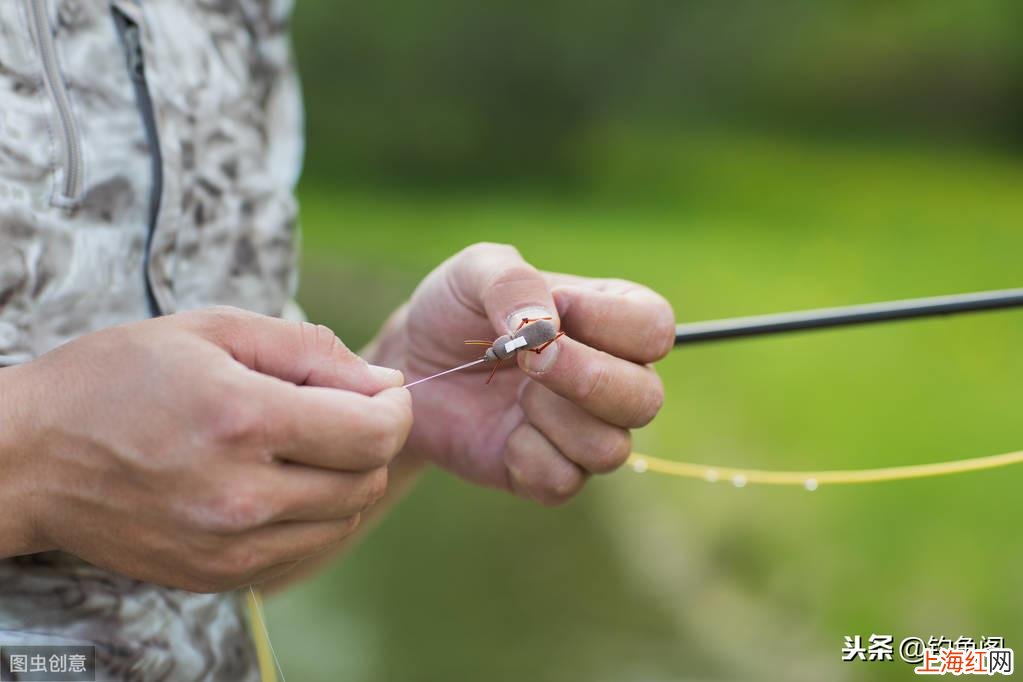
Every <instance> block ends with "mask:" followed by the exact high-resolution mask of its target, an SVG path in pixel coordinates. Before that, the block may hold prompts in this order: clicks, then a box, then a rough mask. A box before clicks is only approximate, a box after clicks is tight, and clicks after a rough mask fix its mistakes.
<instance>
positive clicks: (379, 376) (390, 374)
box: [369, 365, 405, 386]
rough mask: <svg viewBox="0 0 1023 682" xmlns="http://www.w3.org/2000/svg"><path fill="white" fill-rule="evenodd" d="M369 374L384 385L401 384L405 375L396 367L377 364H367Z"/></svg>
mask: <svg viewBox="0 0 1023 682" xmlns="http://www.w3.org/2000/svg"><path fill="white" fill-rule="evenodd" d="M369 371H370V374H372V375H373V378H374V379H376V380H377V381H379V382H380V383H382V384H384V385H385V386H401V385H402V384H404V383H405V376H404V375H403V374H402V373H401V372H399V371H398V370H396V369H391V368H390V367H380V366H378V365H370V366H369Z"/></svg>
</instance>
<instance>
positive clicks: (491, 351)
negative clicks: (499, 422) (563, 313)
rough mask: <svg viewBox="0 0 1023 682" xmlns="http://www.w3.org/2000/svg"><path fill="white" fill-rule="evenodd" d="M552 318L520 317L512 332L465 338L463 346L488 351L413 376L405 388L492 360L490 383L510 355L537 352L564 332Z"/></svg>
mask: <svg viewBox="0 0 1023 682" xmlns="http://www.w3.org/2000/svg"><path fill="white" fill-rule="evenodd" d="M553 319H554V318H553V317H523V318H522V319H521V320H520V321H519V326H518V327H516V328H515V331H513V332H512V333H511V334H503V335H501V336H499V337H497V338H496V339H494V340H493V341H484V340H482V339H467V340H466V341H465V343H466V345H469V346H486V347H487V350H486V351H484V352H483V357H481V358H478V359H476V360H473V361H472V362H467V363H465V364H464V365H459V366H457V367H452V368H451V369H446V370H444V371H443V372H437V373H436V374H431V375H430V376H428V377H423V378H422V379H416V380H415V381H412V382H409V383H407V384H405V388H409V387H411V386H415V385H416V384H421V383H423V382H424V381H429V380H430V379H436V378H437V377H442V376H444V375H445V374H451V373H452V372H459V371H461V370H463V369H469V368H470V367H475V366H476V365H483V364H490V363H493V365H494V368H493V369H492V370H490V376H489V377H487V380H486V383H488V384H489V383H490V380H491V379H493V378H494V375H495V374H497V370H498V368H499V367H500V366H501V362H502V361H504V360H507V359H508V358H510V357H512V356H513V355H515V354H517V353H519V352H521V351H532V352H533V353H536V354H537V355H539V354H540V353H542V352H543V351H544V349H546V348H547V346H549V345H551V344H552V343H554V342H555V341H557V340H558V339H560V338H561V337H562V336H564V335H565V332H562V331H558V329H557V327H555V326H554V323H553V322H551V320H553Z"/></svg>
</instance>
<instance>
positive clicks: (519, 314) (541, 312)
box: [505, 306, 554, 331]
mask: <svg viewBox="0 0 1023 682" xmlns="http://www.w3.org/2000/svg"><path fill="white" fill-rule="evenodd" d="M543 317H554V313H552V312H551V311H549V310H547V309H546V308H544V307H541V306H531V307H529V308H522V309H521V310H516V311H515V312H514V313H512V314H511V315H509V316H508V318H507V319H506V320H505V326H506V327H507V328H508V331H515V330H516V329H518V328H519V325H520V324H522V320H523V319H530V320H536V319H539V318H543Z"/></svg>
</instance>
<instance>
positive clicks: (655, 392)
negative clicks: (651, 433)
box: [629, 370, 664, 428]
mask: <svg viewBox="0 0 1023 682" xmlns="http://www.w3.org/2000/svg"><path fill="white" fill-rule="evenodd" d="M651 376H652V377H653V385H652V386H651V387H650V389H649V390H646V391H644V392H643V393H642V395H641V397H640V399H639V401H638V403H637V407H636V410H635V413H634V414H633V416H632V419H631V420H630V422H629V423H630V426H632V427H633V428H639V427H641V426H646V425H647V424H649V423H650V422H651V421H653V418H654V417H656V416H657V413H658V412H660V411H661V407H662V406H663V405H664V383H663V382H662V381H661V378H660V377H659V376H657V374H656V373H654V372H653V370H651Z"/></svg>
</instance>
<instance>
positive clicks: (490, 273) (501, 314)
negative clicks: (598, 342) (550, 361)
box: [452, 244, 560, 334]
mask: <svg viewBox="0 0 1023 682" xmlns="http://www.w3.org/2000/svg"><path fill="white" fill-rule="evenodd" d="M452 274H453V282H452V289H453V291H455V292H456V293H457V294H458V297H459V299H460V300H464V301H469V302H471V303H472V304H474V305H476V306H478V307H480V308H482V309H483V311H484V312H485V313H486V315H487V318H488V319H489V320H490V323H491V324H492V325H493V327H494V329H495V330H496V331H497V333H498V334H505V333H508V332H510V331H514V330H515V329H516V328H517V327H518V326H519V325H520V324H521V323H522V321H523V319H524V318H526V319H533V318H537V317H543V318H550V319H551V320H552V321H553V322H554V325H555V326H558V325H559V324H560V321H559V320H558V310H557V308H556V307H555V305H554V298H553V296H552V295H551V291H550V287H548V285H547V280H546V279H545V278H544V276H543V274H541V273H540V272H539V271H538V270H537V269H536V268H534V267H533V266H532V265H530V264H529V263H527V262H526V261H525V260H524V259H523V258H522V256H521V255H520V254H519V252H518V250H517V249H516V248H515V247H513V246H509V245H506V244H474V245H473V246H470V247H468V248H466V249H464V250H463V251H462V252H461V253H459V254H458V255H457V256H456V257H455V268H454V269H453V273H452Z"/></svg>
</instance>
